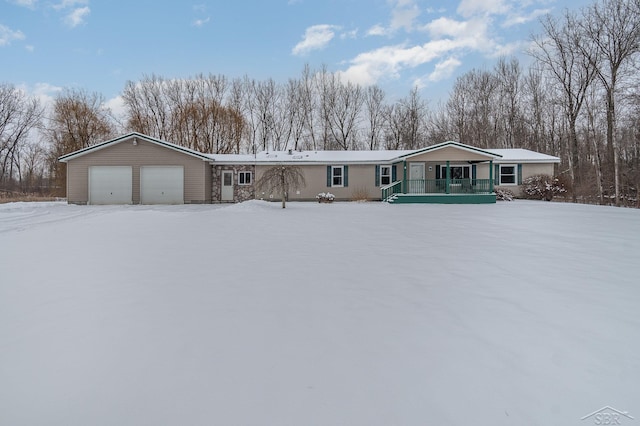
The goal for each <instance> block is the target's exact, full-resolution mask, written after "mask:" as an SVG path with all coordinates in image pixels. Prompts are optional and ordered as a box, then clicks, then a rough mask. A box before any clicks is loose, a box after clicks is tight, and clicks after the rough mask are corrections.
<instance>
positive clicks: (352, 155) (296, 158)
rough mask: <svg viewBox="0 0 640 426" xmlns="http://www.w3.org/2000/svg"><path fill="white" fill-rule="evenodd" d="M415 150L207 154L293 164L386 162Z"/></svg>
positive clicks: (237, 160) (221, 159) (223, 158)
mask: <svg viewBox="0 0 640 426" xmlns="http://www.w3.org/2000/svg"><path fill="white" fill-rule="evenodd" d="M416 151H417V150H378V151H366V150H364V151H344V150H343V151H337V150H336V151H291V152H289V151H261V152H258V153H256V154H255V155H252V154H207V156H208V157H209V158H211V159H212V160H213V161H215V162H220V163H242V164H252V163H264V164H271V163H294V164H327V163H329V164H330V163H339V162H347V163H349V164H357V163H364V164H367V163H379V162H383V163H388V162H391V161H395V160H398V158H399V157H400V156H402V155H406V154H411V153H413V152H416Z"/></svg>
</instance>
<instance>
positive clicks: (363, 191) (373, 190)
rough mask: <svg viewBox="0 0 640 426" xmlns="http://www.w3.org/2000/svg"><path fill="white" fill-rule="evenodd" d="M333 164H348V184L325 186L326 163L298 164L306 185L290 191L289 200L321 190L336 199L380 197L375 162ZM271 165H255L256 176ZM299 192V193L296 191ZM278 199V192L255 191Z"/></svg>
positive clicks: (310, 197)
mask: <svg viewBox="0 0 640 426" xmlns="http://www.w3.org/2000/svg"><path fill="white" fill-rule="evenodd" d="M333 165H334V166H344V165H346V166H348V174H349V175H348V186H347V187H346V188H345V187H327V165H326V164H324V165H303V166H300V168H301V169H302V172H303V174H304V177H305V180H306V183H307V185H306V187H304V188H300V189H299V191H295V190H294V191H292V193H291V194H289V200H292V201H309V200H315V199H316V195H318V194H319V193H321V192H330V193H332V194H333V195H335V197H336V200H338V201H351V200H356V199H361V197H362V196H363V195H365V196H366V198H367V199H369V200H379V199H380V197H381V192H380V188H379V187H376V181H375V179H376V165H375V164H333ZM269 167H271V166H260V165H258V166H256V175H257V176H256V177H257V178H258V179H259V178H260V177H261V176H262V174H263V173H264V171H265V170H266V169H268V168H269ZM401 170H402V166H401V165H398V169H397V172H398V177H399V178H401V176H402V175H401V173H402V171H401ZM298 192H299V193H298ZM270 195H273V199H274V200H279V199H280V198H279V197H280V196H279V195H278V194H268V193H256V198H257V199H266V200H268V199H271V198H270Z"/></svg>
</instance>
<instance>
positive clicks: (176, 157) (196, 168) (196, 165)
mask: <svg viewBox="0 0 640 426" xmlns="http://www.w3.org/2000/svg"><path fill="white" fill-rule="evenodd" d="M89 166H132V167H133V203H134V204H139V203H140V167H141V166H183V167H184V201H185V203H208V202H210V201H211V166H210V165H209V163H208V162H206V161H204V160H202V159H199V158H196V157H192V156H190V155H188V154H184V153H181V152H178V151H175V150H173V149H170V148H166V147H163V146H160V145H157V144H155V143H152V142H148V141H146V140H143V139H141V138H137V145H134V144H133V137H132V138H129V139H125V140H123V141H121V142H119V143H116V144H114V145H112V146H109V147H106V148H102V149H98V150H96V151H94V152H90V153H87V154H85V155H82V156H79V157H77V158H74V159H72V160H69V161H68V163H67V200H68V202H69V203H75V204H86V203H87V201H88V198H89V179H88V169H89Z"/></svg>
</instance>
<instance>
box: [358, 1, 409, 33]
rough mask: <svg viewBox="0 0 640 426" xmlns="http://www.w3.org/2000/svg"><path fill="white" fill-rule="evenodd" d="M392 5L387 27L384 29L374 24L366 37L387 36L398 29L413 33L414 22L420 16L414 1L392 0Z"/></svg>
mask: <svg viewBox="0 0 640 426" xmlns="http://www.w3.org/2000/svg"><path fill="white" fill-rule="evenodd" d="M392 3H393V9H392V10H391V19H390V22H389V26H388V27H385V26H383V25H381V24H376V25H374V26H373V27H371V28H369V30H368V31H367V35H369V36H388V35H392V34H393V33H395V32H396V31H398V30H400V29H404V30H405V31H406V32H411V31H413V29H414V27H415V21H416V19H417V18H418V17H419V16H420V8H419V7H418V5H417V4H416V2H415V0H393V1H392Z"/></svg>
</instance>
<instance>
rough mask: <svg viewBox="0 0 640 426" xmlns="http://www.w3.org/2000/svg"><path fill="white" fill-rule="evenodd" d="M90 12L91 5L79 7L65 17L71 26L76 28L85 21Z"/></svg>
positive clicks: (65, 20)
mask: <svg viewBox="0 0 640 426" xmlns="http://www.w3.org/2000/svg"><path fill="white" fill-rule="evenodd" d="M89 13H91V9H89V6H85V7H79V8H77V9H74V10H73V11H71V13H69V14H68V15H67V16H66V17H65V18H64V22H65V23H66V24H67V25H68V26H70V27H71V28H75V27H77V26H78V25H82V24H84V23H85V19H86V17H87V15H89Z"/></svg>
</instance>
